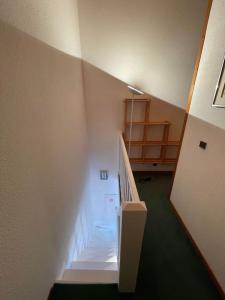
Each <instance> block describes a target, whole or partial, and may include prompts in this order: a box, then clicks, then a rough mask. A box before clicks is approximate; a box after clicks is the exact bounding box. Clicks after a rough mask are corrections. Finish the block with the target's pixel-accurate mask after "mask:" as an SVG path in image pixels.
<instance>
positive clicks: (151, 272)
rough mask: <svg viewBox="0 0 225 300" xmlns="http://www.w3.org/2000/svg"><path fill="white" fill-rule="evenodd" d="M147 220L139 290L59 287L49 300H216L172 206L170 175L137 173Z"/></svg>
mask: <svg viewBox="0 0 225 300" xmlns="http://www.w3.org/2000/svg"><path fill="white" fill-rule="evenodd" d="M135 180H136V183H137V187H138V191H139V195H140V198H141V200H144V201H145V202H146V205H147V208H148V218H147V224H146V229H145V236H144V242H143V250H142V255H141V261H140V269H139V276H138V282H137V291H136V293H135V294H132V295H120V294H118V292H117V287H116V286H115V285H55V286H54V288H53V290H52V293H51V297H50V299H51V300H76V299H77V300H90V299H91V298H93V299H98V300H103V299H104V300H117V299H123V300H126V299H129V300H131V299H132V300H142V299H144V300H145V299H148V300H216V299H222V298H221V297H220V296H219V294H218V293H217V291H216V289H215V288H214V286H213V284H212V282H211V280H210V278H209V275H208V274H207V272H206V271H205V268H204V266H203V265H202V263H201V260H200V258H199V257H198V255H197V254H196V252H195V250H194V248H193V246H192V244H191V242H190V241H189V240H188V237H187V236H186V234H185V232H184V231H183V228H182V226H181V225H180V223H179V221H178V220H177V218H176V216H175V215H174V212H173V210H172V208H171V205H170V203H169V201H168V197H167V195H168V191H169V187H170V182H171V175H170V174H165V173H164V174H146V173H138V174H135Z"/></svg>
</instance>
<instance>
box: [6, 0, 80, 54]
mask: <svg viewBox="0 0 225 300" xmlns="http://www.w3.org/2000/svg"><path fill="white" fill-rule="evenodd" d="M0 19H1V20H3V21H5V22H7V23H8V24H11V25H13V26H15V27H16V28H18V29H20V30H22V31H24V32H26V33H28V34H30V35H32V36H33V37H35V38H37V39H39V40H41V41H43V42H45V43H47V44H48V45H50V46H52V47H55V48H57V49H59V50H61V51H63V52H66V53H68V54H71V55H73V56H77V57H80V56H81V51H80V36H79V25H78V12H77V0H63V1H61V0H54V1H49V0H23V1H21V0H0Z"/></svg>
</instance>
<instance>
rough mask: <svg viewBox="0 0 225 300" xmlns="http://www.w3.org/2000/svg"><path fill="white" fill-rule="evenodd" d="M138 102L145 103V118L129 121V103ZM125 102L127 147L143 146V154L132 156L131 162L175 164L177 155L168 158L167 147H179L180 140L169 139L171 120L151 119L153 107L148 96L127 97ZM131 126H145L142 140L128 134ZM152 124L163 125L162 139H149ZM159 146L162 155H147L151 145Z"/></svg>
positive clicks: (125, 138)
mask: <svg viewBox="0 0 225 300" xmlns="http://www.w3.org/2000/svg"><path fill="white" fill-rule="evenodd" d="M132 101H134V102H133V103H138V104H140V105H144V120H141V121H134V122H131V121H128V120H127V116H128V105H129V103H132ZM124 103H125V111H124V133H123V137H124V141H125V144H126V147H127V148H128V146H129V145H130V146H131V147H132V146H140V147H141V156H140V157H135V158H134V157H130V162H131V163H136V164H163V165H165V164H166V165H171V164H173V165H175V164H176V162H177V159H178V158H177V157H176V158H168V157H167V148H168V147H171V146H173V147H179V146H180V141H179V140H177V141H170V140H169V132H170V126H171V125H172V124H171V122H169V121H166V120H163V121H151V120H149V116H150V108H151V99H147V98H142V99H131V98H127V99H125V101H124ZM130 126H140V127H141V126H143V133H142V139H141V140H131V141H129V139H128V138H127V136H126V130H127V128H129V127H130ZM150 126H154V127H155V126H163V135H162V140H148V137H147V132H148V128H149V127H150ZM155 146H158V147H160V156H159V157H157V158H153V157H146V155H147V149H148V148H149V147H155Z"/></svg>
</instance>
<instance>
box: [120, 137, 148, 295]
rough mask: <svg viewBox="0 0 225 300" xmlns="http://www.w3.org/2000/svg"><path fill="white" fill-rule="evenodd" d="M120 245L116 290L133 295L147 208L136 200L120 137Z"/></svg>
mask: <svg viewBox="0 0 225 300" xmlns="http://www.w3.org/2000/svg"><path fill="white" fill-rule="evenodd" d="M119 180H120V194H121V206H120V245H119V290H120V292H134V291H135V288H136V280H137V274H138V267H139V260H140V254H141V248H142V240H143V235H144V228H145V221H146V216H147V209H146V206H145V203H144V202H143V201H140V198H139V195H138V191H137V188H136V184H135V180H134V177H133V173H132V169H131V166H130V161H129V157H128V155H127V150H126V147H125V144H124V140H123V137H122V135H121V136H120V142H119Z"/></svg>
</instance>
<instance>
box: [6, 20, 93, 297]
mask: <svg viewBox="0 0 225 300" xmlns="http://www.w3.org/2000/svg"><path fill="white" fill-rule="evenodd" d="M0 40H1V47H0V61H1V73H0V128H1V139H0V149H1V154H0V165H1V167H0V182H1V183H0V185H1V195H0V249H1V250H0V253H1V254H0V278H1V280H0V299H4V300H31V299H32V300H46V299H47V295H48V292H49V290H50V287H51V286H52V284H53V282H54V281H55V279H56V278H57V276H58V275H59V273H60V271H61V269H62V268H63V267H64V264H65V263H66V262H67V257H68V256H69V255H70V254H71V253H69V245H70V244H71V243H72V244H74V243H75V241H73V238H72V235H73V231H74V224H75V222H76V221H77V213H78V210H79V206H80V202H81V201H82V200H85V199H89V197H88V195H87V189H86V188H87V134H86V116H85V107H84V101H83V87H82V72H81V61H80V60H78V59H76V58H73V57H71V56H69V55H66V54H63V53H62V52H60V51H57V50H55V49H54V48H51V47H49V46H47V45H45V44H43V43H42V42H39V41H37V40H35V39H33V38H32V37H30V36H28V35H26V34H24V33H22V32H20V31H18V30H16V29H14V28H11V27H9V26H8V25H5V24H4V23H0ZM82 226H83V229H84V228H87V227H85V226H86V224H85V223H82ZM84 231H87V230H84Z"/></svg>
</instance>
